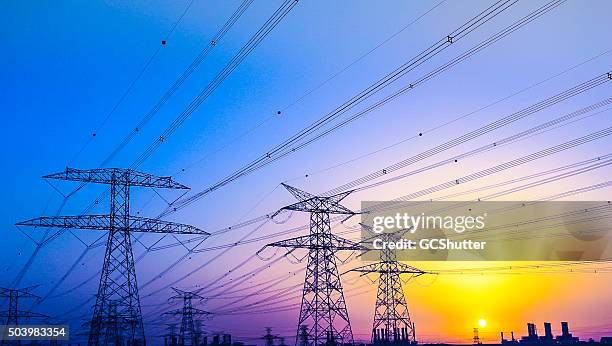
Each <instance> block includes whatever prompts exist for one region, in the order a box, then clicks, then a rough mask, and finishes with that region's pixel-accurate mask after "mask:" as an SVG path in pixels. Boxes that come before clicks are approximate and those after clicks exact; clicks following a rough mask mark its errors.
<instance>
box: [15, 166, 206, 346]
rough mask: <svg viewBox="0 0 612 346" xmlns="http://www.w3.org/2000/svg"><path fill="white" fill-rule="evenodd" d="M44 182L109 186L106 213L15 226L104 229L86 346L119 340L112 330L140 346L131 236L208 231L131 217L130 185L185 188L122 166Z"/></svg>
mask: <svg viewBox="0 0 612 346" xmlns="http://www.w3.org/2000/svg"><path fill="white" fill-rule="evenodd" d="M44 178H47V179H59V180H71V181H79V182H83V183H98V184H108V185H110V211H109V214H108V215H80V216H56V217H40V218H36V219H31V220H28V221H23V222H19V223H17V225H18V226H34V227H56V228H73V229H86V230H104V231H108V240H107V242H106V252H105V256H104V264H103V266H102V274H101V276H100V284H99V286H98V294H97V295H96V304H95V306H94V309H93V317H92V319H91V322H90V332H89V340H88V344H89V345H90V346H97V345H116V344H117V340H118V339H119V338H117V337H116V336H115V331H116V330H117V329H118V330H119V331H120V332H122V333H123V334H124V336H125V338H121V339H122V340H123V339H124V340H125V342H127V343H129V344H130V345H131V346H134V345H145V344H146V340H145V335H144V327H143V322H142V313H141V309H140V298H139V295H138V285H137V281H136V269H135V266H134V256H133V253H132V241H131V233H132V232H150V233H175V234H200V235H202V234H204V235H208V233H206V232H204V231H202V230H200V229H198V228H195V227H193V226H188V225H183V224H177V223H172V222H167V221H162V220H157V219H149V218H143V217H136V216H131V215H130V187H132V186H138V187H150V188H166V189H188V187H186V186H184V185H182V184H179V183H177V182H175V181H173V180H172V179H171V178H170V177H156V176H153V175H150V174H146V173H141V172H137V171H134V170H131V169H122V168H98V169H91V170H80V169H73V168H66V171H65V172H61V173H56V174H51V175H47V176H45V177H44ZM111 301H112V302H113V303H111ZM111 309H113V311H114V309H116V313H113V316H111V315H109V312H110V311H111ZM114 316H116V319H117V323H118V325H119V326H118V328H117V329H115V327H113V323H114V320H113V319H114V318H115V317H114ZM124 330H125V332H124Z"/></svg>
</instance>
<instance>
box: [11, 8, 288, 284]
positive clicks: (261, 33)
mask: <svg viewBox="0 0 612 346" xmlns="http://www.w3.org/2000/svg"><path fill="white" fill-rule="evenodd" d="M251 2H252V0H245V1H243V3H242V4H241V5H240V7H239V8H238V9H237V10H236V11H235V12H234V14H233V15H232V17H230V19H229V20H228V21H227V22H226V23H225V24H224V25H223V26H222V28H221V29H220V30H219V31H218V33H217V34H218V35H220V36H219V37H217V36H215V38H217V41H215V40H214V39H213V40H211V43H210V44H209V46H208V47H206V48H205V49H204V50H203V51H202V52H201V53H200V55H198V57H197V58H196V60H194V63H192V64H191V65H190V66H189V68H188V71H190V70H192V69H195V67H197V65H198V64H199V62H201V60H202V59H204V57H206V55H207V54H208V51H209V50H210V49H212V47H214V46H215V45H216V44H217V42H218V40H219V39H220V38H222V37H223V36H224V35H225V33H226V32H227V31H228V30H229V29H230V28H231V27H232V26H233V24H234V23H235V22H236V21H237V20H238V18H240V16H241V15H242V14H243V13H244V11H245V10H246V9H247V8H248V5H250V3H251ZM296 3H297V0H286V1H285V2H284V3H283V4H282V5H281V6H280V7H279V8H278V9H277V10H276V11H275V12H274V14H273V15H272V16H271V17H270V18H268V20H267V21H266V22H265V24H264V25H263V26H262V27H261V28H260V29H259V30H258V31H257V33H256V34H255V35H254V36H253V37H251V39H250V40H249V42H248V43H247V44H246V45H245V46H244V47H243V49H241V50H240V51H239V53H238V54H237V55H236V56H234V59H232V61H231V62H230V63H229V64H228V65H226V69H224V70H223V71H222V72H221V73H220V74H219V75H217V77H219V76H221V75H223V76H224V77H223V78H222V79H219V78H216V79H215V81H217V82H219V83H220V82H222V80H223V79H224V78H225V77H227V76H228V75H229V74H230V73H231V72H232V71H233V69H234V68H235V67H236V66H237V64H239V63H240V62H241V61H242V60H243V59H244V58H245V57H246V56H247V55H248V54H249V53H250V52H251V51H252V50H253V49H254V48H255V47H256V46H257V45H258V44H259V43H260V42H261V41H262V40H263V39H264V38H265V37H266V36H267V35H268V34H269V33H270V31H271V30H272V29H273V28H274V27H275V26H276V25H277V24H278V23H279V22H280V20H282V18H284V16H285V15H286V14H287V13H288V11H289V10H291V8H293V6H295V4H296ZM245 47H247V48H246V49H245ZM209 48H210V49H209ZM232 65H235V66H233V68H230V69H227V67H228V66H232ZM190 73H191V72H188V73H187V74H185V73H184V74H183V75H182V76H181V78H182V77H183V76H185V77H184V78H187V76H189V74H190ZM181 78H179V80H182V79H181ZM180 84H182V81H181V82H179V83H178V84H177V83H175V84H174V85H177V88H178V86H180ZM210 85H211V84H209V86H210ZM170 90H172V88H171V89H170ZM170 90H169V91H170ZM171 93H174V91H171ZM170 95H171V94H170ZM165 102H166V101H161V100H160V102H158V105H160V107H161V105H163V104H164V103H165ZM156 112H157V109H156V107H154V108H153V109H152V111H151V112H149V113H148V114H147V116H145V118H143V121H145V122H148V119H150V118H151V117H152V116H153V115H154V114H155V113H156ZM149 115H150V116H149ZM145 119H146V120H145ZM140 124H142V122H141V123H140ZM134 130H135V131H136V132H138V131H139V129H138V128H135V129H134ZM133 132H134V131H132V133H133ZM127 138H128V137H126V139H125V140H124V141H123V142H122V143H126V140H127ZM130 140H131V139H130ZM127 141H129V140H127ZM122 145H123V144H121V145H120V146H122ZM119 150H120V149H119ZM117 152H118V151H117V149H115V151H113V153H111V155H110V156H109V157H107V158H106V159H105V160H104V161H103V162H102V164H101V165H100V166H103V165H105V164H106V163H108V162H109V161H110V159H112V157H113V156H114V155H115V154H116V153H117ZM84 186H85V184H84V183H83V184H80V185H79V187H77V188H76V189H75V190H74V191H73V192H72V193H71V194H70V195H69V196H71V195H72V194H74V193H75V192H77V191H78V190H80V189H81V188H82V187H84ZM104 195H105V194H103V195H102V196H104ZM66 200H67V198H65V199H64V204H65V201H66ZM98 200H99V199H96V201H94V203H92V204H91V205H90V206H89V207H88V208H86V209H85V211H84V213H87V212H88V211H89V210H90V209H92V208H93V207H94V206H95V205H96V204H97V203H96V202H97V201H98ZM64 204H62V206H61V207H60V209H59V210H58V213H59V212H60V211H61V209H63V205H64ZM49 231H50V230H46V231H45V234H44V237H43V239H45V238H46V236H47V235H48V233H49ZM61 233H62V232H61V231H58V232H56V233H55V234H54V235H53V238H55V237H57V236H59V235H60V234H61ZM53 238H52V239H53ZM52 239H49V240H44V241H43V242H41V244H40V245H38V246H37V248H36V249H35V252H34V253H33V255H32V256H31V257H30V259H29V260H28V262H26V265H25V266H24V267H23V268H22V270H21V271H20V272H19V273H18V275H17V277H16V279H15V280H14V282H13V285H14V286H15V285H17V284H18V283H19V282H20V281H21V279H22V278H23V276H24V275H25V273H26V272H27V270H28V269H29V267H30V266H31V263H32V262H33V260H34V258H35V257H36V256H37V254H38V251H39V250H40V248H41V247H42V246H43V245H44V244H46V243H48V241H50V240H52Z"/></svg>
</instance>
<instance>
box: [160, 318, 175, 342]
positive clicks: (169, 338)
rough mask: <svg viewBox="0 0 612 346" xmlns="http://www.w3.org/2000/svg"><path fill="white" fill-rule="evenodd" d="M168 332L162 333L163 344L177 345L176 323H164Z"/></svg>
mask: <svg viewBox="0 0 612 346" xmlns="http://www.w3.org/2000/svg"><path fill="white" fill-rule="evenodd" d="M166 327H167V328H166V329H167V330H168V332H167V333H166V334H164V335H162V336H163V337H164V346H176V345H178V334H177V333H176V323H168V324H166Z"/></svg>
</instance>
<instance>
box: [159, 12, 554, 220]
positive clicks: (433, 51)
mask: <svg viewBox="0 0 612 346" xmlns="http://www.w3.org/2000/svg"><path fill="white" fill-rule="evenodd" d="M517 1H518V0H500V1H498V2H496V3H495V4H493V5H492V6H490V7H489V8H487V9H486V10H484V11H483V12H481V13H480V14H479V15H477V16H476V17H474V18H473V19H471V20H469V21H468V22H466V23H465V24H463V25H462V26H460V27H459V28H458V29H456V30H455V31H453V32H451V33H450V34H449V35H447V36H446V37H444V38H443V39H441V40H439V41H438V42H436V43H434V44H433V45H432V46H431V47H429V48H428V49H426V50H425V51H423V52H421V53H420V54H418V55H417V56H415V57H414V58H412V59H411V60H409V61H407V62H406V63H405V64H403V65H401V66H400V67H398V68H397V69H395V70H394V71H392V72H391V73H389V74H387V75H386V76H385V77H383V78H381V79H379V80H378V81H377V82H375V83H374V84H371V85H370V86H369V87H368V88H366V89H364V90H363V91H362V92H360V93H358V94H357V95H355V96H354V97H353V98H351V99H350V100H348V101H347V102H345V103H344V104H343V105H341V106H339V107H338V108H336V109H335V110H334V111H332V112H330V113H328V114H327V115H325V116H323V117H322V118H320V119H319V120H317V121H316V122H314V123H313V124H311V125H309V126H308V127H306V128H304V129H302V130H301V131H299V132H298V133H296V134H294V135H293V136H291V137H289V138H288V139H286V140H284V141H283V142H281V143H280V144H278V145H276V146H275V147H273V148H271V149H270V150H268V151H267V152H266V153H265V154H263V155H261V156H260V157H259V158H257V159H255V160H254V161H252V162H251V163H249V164H247V165H245V166H243V167H242V168H240V169H239V170H237V171H235V172H234V173H232V174H230V175H229V176H227V177H226V178H224V179H223V180H221V181H219V182H217V183H215V184H213V185H211V186H209V187H208V188H206V189H204V190H202V191H200V192H198V193H196V194H195V195H193V196H190V197H188V198H185V199H182V200H180V201H178V202H177V203H175V204H174V205H172V206H170V207H169V208H168V209H166V210H165V211H164V212H163V213H162V215H161V216H162V217H163V216H165V215H168V214H170V213H172V212H174V211H176V210H178V209H181V208H183V207H185V206H187V205H189V204H191V203H193V202H195V201H197V200H199V199H200V198H202V197H204V196H206V195H208V194H209V193H211V192H213V191H215V190H217V189H219V188H221V187H223V186H225V185H227V184H229V183H231V182H233V181H235V180H236V179H238V178H240V177H242V176H244V175H246V174H248V173H250V172H252V171H254V170H256V169H258V168H261V167H263V166H265V165H267V164H269V163H271V162H273V161H274V160H275V157H276V155H277V154H278V155H282V156H284V155H286V153H291V152H293V151H294V150H293V149H292V148H291V146H293V145H294V144H296V143H299V141H300V140H301V139H302V138H304V137H305V136H306V135H308V134H310V133H313V132H314V131H317V130H319V129H321V128H322V127H323V126H325V125H326V124H328V123H330V122H331V121H333V120H334V119H336V118H337V117H338V116H340V115H342V114H343V113H345V112H347V111H348V110H350V109H352V108H353V107H355V106H356V105H357V104H359V103H361V102H362V101H364V100H366V99H367V98H369V97H371V96H373V95H374V94H376V93H378V92H379V91H381V90H383V89H384V88H385V87H387V86H388V85H389V84H391V83H393V82H395V81H396V80H397V79H399V78H401V77H402V76H403V75H405V74H406V73H408V72H409V71H411V70H412V69H414V68H416V67H417V66H419V65H420V64H422V63H423V62H425V61H427V60H428V59H430V58H431V57H433V56H435V55H437V54H438V53H440V52H442V51H443V50H445V49H446V48H448V47H449V46H450V45H451V44H452V43H453V42H456V41H457V40H460V39H461V38H463V37H464V36H466V35H468V34H469V33H470V32H472V31H473V30H475V29H477V28H478V27H480V26H482V25H484V24H485V23H486V22H488V21H489V20H490V19H492V18H494V17H496V16H497V15H499V14H500V13H502V12H503V11H505V10H506V9H507V8H508V7H510V6H512V5H513V4H515V3H516V2H517ZM562 1H564V0H555V1H553V2H559V3H561V2H562ZM285 150H287V152H285ZM283 153H285V154H283Z"/></svg>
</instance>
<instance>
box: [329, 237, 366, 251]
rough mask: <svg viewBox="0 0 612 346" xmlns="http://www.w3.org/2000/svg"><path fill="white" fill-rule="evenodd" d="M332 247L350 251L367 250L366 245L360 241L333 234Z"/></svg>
mask: <svg viewBox="0 0 612 346" xmlns="http://www.w3.org/2000/svg"><path fill="white" fill-rule="evenodd" d="M331 238H332V247H333V249H334V250H348V251H358V250H367V248H366V247H364V246H363V245H361V244H359V243H355V242H352V241H350V240H347V239H344V238H342V237H338V236H337V235H334V234H332V235H331Z"/></svg>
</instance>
